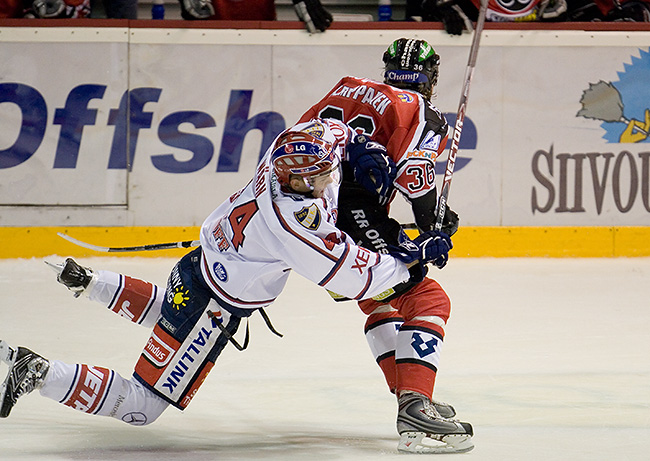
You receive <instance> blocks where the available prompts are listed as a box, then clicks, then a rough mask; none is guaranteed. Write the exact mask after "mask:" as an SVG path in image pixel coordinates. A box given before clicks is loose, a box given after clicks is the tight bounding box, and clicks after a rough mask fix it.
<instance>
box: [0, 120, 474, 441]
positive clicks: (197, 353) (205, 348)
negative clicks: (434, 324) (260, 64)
mask: <svg viewBox="0 0 650 461" xmlns="http://www.w3.org/2000/svg"><path fill="white" fill-rule="evenodd" d="M352 134H353V130H352V129H351V128H350V127H349V126H347V125H345V124H343V123H342V122H339V121H336V120H319V119H315V120H311V121H308V122H306V123H301V124H298V125H296V126H294V127H292V128H290V129H288V130H286V131H285V132H283V133H282V134H280V135H279V136H278V138H276V140H275V141H274V142H273V144H272V145H271V147H270V148H269V150H267V152H266V154H265V155H264V157H263V158H262V160H261V161H260V163H259V164H258V167H257V170H256V172H255V174H254V177H253V178H252V180H251V181H250V182H249V183H248V185H246V186H245V187H244V188H243V189H241V190H239V191H237V192H235V193H234V194H233V195H231V196H230V197H229V198H228V199H226V200H225V201H224V202H223V203H222V204H221V205H219V206H218V207H217V208H216V209H215V210H214V211H213V212H212V213H211V214H210V216H208V217H207V218H206V220H205V222H204V223H203V225H202V227H201V231H200V243H201V245H200V246H199V247H198V248H196V249H195V250H193V251H191V252H189V253H188V254H187V255H185V256H184V257H183V258H181V260H180V261H179V262H178V263H177V264H176V266H175V267H174V268H173V269H172V271H171V274H170V276H169V280H168V283H167V287H166V289H164V290H163V289H160V288H158V287H156V286H155V285H153V284H150V283H147V282H144V281H142V280H138V279H135V278H132V277H127V276H124V275H121V274H116V273H113V272H107V271H97V272H93V271H91V270H89V269H87V268H83V267H81V266H79V265H78V264H76V263H75V262H74V261H73V260H72V259H68V260H66V262H65V263H63V264H61V265H53V266H54V268H55V269H56V270H57V272H58V273H59V275H58V280H59V281H60V282H61V283H63V284H64V285H66V286H67V287H68V288H70V289H71V290H73V291H75V292H76V293H77V294H79V293H81V292H83V293H85V294H87V295H88V296H89V297H90V298H91V299H94V300H97V301H99V302H100V303H101V304H103V305H104V306H106V307H108V308H109V309H110V310H111V311H113V312H114V313H116V314H118V315H120V316H122V317H124V318H126V319H128V320H130V321H131V322H134V323H138V324H141V325H143V326H146V327H149V328H152V329H153V330H152V332H151V335H150V337H149V340H148V341H147V343H146V344H145V346H144V349H143V351H142V353H141V355H140V358H139V360H138V362H137V364H136V366H135V370H134V373H133V377H131V378H130V379H126V378H123V377H122V376H120V375H119V374H118V373H117V372H115V371H113V370H111V369H108V368H104V367H97V366H90V365H87V364H68V363H64V362H62V361H59V360H48V359H46V358H44V357H42V356H40V355H38V354H36V353H34V352H32V351H31V350H29V349H27V348H24V347H17V348H14V347H11V346H9V345H8V344H7V342H5V341H2V340H0V359H1V360H3V361H4V362H6V363H7V364H8V365H9V372H8V374H7V377H6V379H5V380H4V382H3V384H2V386H1V387H0V417H3V418H4V417H7V416H9V413H10V412H11V410H12V408H13V407H14V405H15V404H16V402H17V400H18V399H19V398H20V397H22V396H24V395H26V394H28V393H30V392H32V391H33V390H35V389H39V390H40V393H41V395H43V396H45V397H48V398H51V399H53V400H56V401H57V402H60V403H62V404H64V405H66V406H69V407H71V408H74V409H76V410H79V411H83V412H86V413H89V414H95V415H102V416H109V417H113V418H116V419H118V420H122V421H124V422H126V423H128V424H131V425H137V426H142V425H145V424H150V423H152V422H153V421H155V420H156V419H157V418H158V417H159V416H160V415H161V414H162V412H163V411H164V410H165V409H166V408H167V407H168V406H170V405H172V406H175V407H177V408H179V409H181V410H183V409H185V408H186V407H187V406H188V405H189V403H190V402H191V400H192V398H193V396H194V395H195V394H196V392H197V391H198V389H199V387H200V386H201V384H202V383H203V381H204V379H205V378H206V376H207V374H208V373H209V371H210V370H211V369H212V367H213V365H214V363H215V361H216V359H217V357H218V356H219V355H220V353H221V351H222V350H223V348H224V347H225V346H226V345H227V344H228V342H231V343H233V344H234V345H235V346H236V347H237V348H239V349H244V348H245V346H246V342H245V343H244V345H243V346H242V345H240V344H239V343H237V342H236V341H235V340H234V338H233V336H234V334H235V332H236V331H237V329H238V327H239V325H240V324H241V322H242V321H243V320H244V319H246V318H248V317H249V316H251V315H252V314H254V313H255V312H256V311H258V310H260V311H261V310H262V309H263V308H264V307H266V306H268V305H270V304H271V303H273V301H274V300H275V298H276V297H277V296H278V295H279V294H280V293H281V291H282V289H283V288H284V286H285V284H286V282H287V278H288V277H289V274H290V272H291V271H295V272H297V273H299V274H300V275H302V276H303V277H305V278H307V279H309V280H312V281H313V282H315V283H318V284H319V285H320V286H322V287H324V288H327V289H329V290H332V291H336V292H339V293H342V294H344V295H345V296H348V297H350V298H354V299H364V298H368V297H372V296H376V295H378V294H379V293H381V292H383V291H385V290H386V289H388V288H389V287H391V286H393V285H395V284H396V283H401V282H404V281H406V280H408V279H409V278H411V277H412V275H411V273H410V271H409V268H408V265H412V266H413V267H414V268H416V269H417V268H419V267H422V264H423V263H427V262H433V263H434V264H442V263H443V262H444V261H446V255H447V252H448V250H449V249H450V246H451V242H450V241H449V239H448V238H447V237H446V236H445V235H442V234H440V233H436V232H430V233H428V234H426V235H424V236H422V237H418V238H417V239H415V240H413V241H410V240H408V241H404V242H402V245H401V246H400V247H399V248H395V250H394V252H395V254H396V255H397V256H399V258H395V257H392V256H390V255H385V254H382V255H380V254H378V253H373V252H371V251H369V250H368V249H365V248H362V247H360V246H357V245H356V244H355V243H354V242H352V241H350V238H349V237H348V236H346V235H345V234H344V233H343V232H342V231H340V230H339V229H337V228H336V227H335V219H336V213H337V199H338V188H339V179H340V168H339V165H340V162H341V159H342V158H347V153H346V151H347V150H348V149H349V148H351V145H350V142H349V141H350V138H351V136H352ZM354 149H355V151H356V150H359V149H362V146H354ZM402 261H405V262H402ZM416 273H417V270H416ZM262 316H263V317H264V318H265V319H266V318H267V317H266V315H265V314H262ZM246 337H248V335H246ZM446 430H447V432H448V433H449V434H450V435H451V434H458V435H461V436H462V434H464V433H465V432H466V428H465V427H464V426H462V425H461V424H459V423H458V424H455V425H452V424H449V425H448V426H447V428H446Z"/></svg>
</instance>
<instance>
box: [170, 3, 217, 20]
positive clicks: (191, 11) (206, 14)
mask: <svg viewBox="0 0 650 461" xmlns="http://www.w3.org/2000/svg"><path fill="white" fill-rule="evenodd" d="M178 1H179V2H180V4H181V17H182V18H183V19H188V20H193V19H210V17H212V16H214V7H213V6H212V0H178Z"/></svg>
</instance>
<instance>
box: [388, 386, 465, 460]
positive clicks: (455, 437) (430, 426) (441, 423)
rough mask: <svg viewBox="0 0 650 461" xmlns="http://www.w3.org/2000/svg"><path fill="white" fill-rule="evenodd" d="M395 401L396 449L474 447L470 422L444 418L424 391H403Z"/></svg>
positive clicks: (458, 449) (444, 450) (432, 450)
mask: <svg viewBox="0 0 650 461" xmlns="http://www.w3.org/2000/svg"><path fill="white" fill-rule="evenodd" d="M398 402H399V409H398V412H397V432H399V434H400V441H399V444H398V445H397V450H398V451H401V452H404V453H464V452H467V451H470V450H471V449H472V448H474V443H473V442H472V436H473V435H474V431H473V429H472V425H471V424H469V423H461V422H459V421H456V420H453V419H448V418H443V417H442V416H440V413H438V410H436V407H435V405H434V404H433V403H432V402H431V401H430V400H429V399H428V398H427V397H425V396H424V395H422V394H418V393H416V392H406V393H403V394H402V395H401V396H400V397H399V401H398ZM454 413H455V412H454Z"/></svg>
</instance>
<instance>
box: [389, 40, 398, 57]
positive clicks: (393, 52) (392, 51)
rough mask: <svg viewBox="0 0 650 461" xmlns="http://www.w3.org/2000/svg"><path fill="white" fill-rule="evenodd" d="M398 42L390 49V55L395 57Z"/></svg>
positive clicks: (391, 45) (392, 44)
mask: <svg viewBox="0 0 650 461" xmlns="http://www.w3.org/2000/svg"><path fill="white" fill-rule="evenodd" d="M397 42H399V40H395V41H394V42H393V43H391V44H390V46H389V47H388V54H390V55H391V56H393V57H395V55H396V54H397Z"/></svg>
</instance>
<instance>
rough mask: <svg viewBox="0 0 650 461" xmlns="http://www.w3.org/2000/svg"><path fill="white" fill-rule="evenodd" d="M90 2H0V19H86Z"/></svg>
mask: <svg viewBox="0 0 650 461" xmlns="http://www.w3.org/2000/svg"><path fill="white" fill-rule="evenodd" d="M89 16H90V0H0V18H42V19H52V18H87V17H89Z"/></svg>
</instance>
